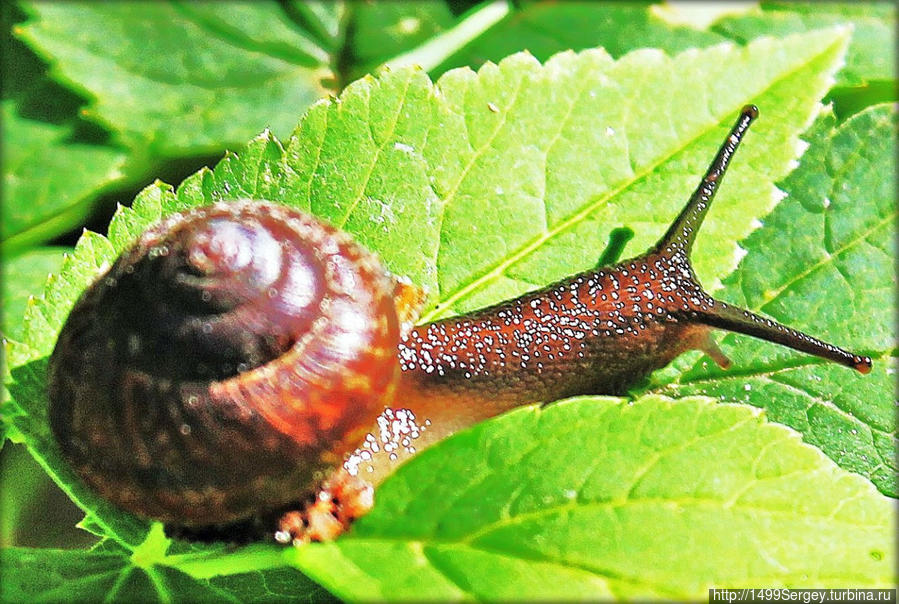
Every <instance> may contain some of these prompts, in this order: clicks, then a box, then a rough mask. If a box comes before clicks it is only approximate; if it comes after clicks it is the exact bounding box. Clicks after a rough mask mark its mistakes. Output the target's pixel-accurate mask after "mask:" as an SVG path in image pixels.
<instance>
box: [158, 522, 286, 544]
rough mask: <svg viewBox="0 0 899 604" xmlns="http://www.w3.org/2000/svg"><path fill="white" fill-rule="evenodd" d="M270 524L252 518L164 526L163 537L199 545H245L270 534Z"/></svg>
mask: <svg viewBox="0 0 899 604" xmlns="http://www.w3.org/2000/svg"><path fill="white" fill-rule="evenodd" d="M270 527H271V523H270V521H266V519H265V518H262V517H253V518H248V519H246V520H240V521H237V522H230V523H224V524H210V525H206V526H183V525H178V524H166V525H165V526H164V529H165V536H166V537H168V538H170V539H181V540H184V541H193V542H199V543H219V542H224V543H229V544H231V545H246V544H248V543H254V542H256V541H259V540H261V539H263V538H264V537H265V535H266V533H268V534H269V535H270V534H271V528H270Z"/></svg>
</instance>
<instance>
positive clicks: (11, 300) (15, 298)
mask: <svg viewBox="0 0 899 604" xmlns="http://www.w3.org/2000/svg"><path fill="white" fill-rule="evenodd" d="M69 251H71V250H70V249H69V248H65V247H42V248H35V249H32V250H29V251H27V252H25V253H24V254H20V255H18V256H15V257H12V258H9V257H5V258H3V328H2V331H3V334H4V335H6V336H8V337H10V338H14V339H21V337H22V334H23V327H22V315H23V314H24V312H25V307H26V305H27V304H28V300H29V298H31V297H32V296H37V295H40V293H41V291H43V288H44V283H45V282H46V281H47V277H48V275H49V274H50V273H56V272H59V268H60V266H61V265H62V259H63V254H65V253H66V252H69Z"/></svg>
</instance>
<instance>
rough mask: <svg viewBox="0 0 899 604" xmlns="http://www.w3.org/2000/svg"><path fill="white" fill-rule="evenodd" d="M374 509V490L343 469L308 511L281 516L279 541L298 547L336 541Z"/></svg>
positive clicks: (298, 510)
mask: <svg viewBox="0 0 899 604" xmlns="http://www.w3.org/2000/svg"><path fill="white" fill-rule="evenodd" d="M373 505H374V487H373V486H372V485H371V484H370V483H369V482H367V481H365V480H362V479H361V478H358V477H356V476H351V475H350V474H349V473H348V472H346V470H344V469H342V468H341V469H340V470H338V471H337V472H335V474H334V475H333V476H331V477H330V478H329V479H327V480H326V481H325V482H323V483H322V485H321V487H320V488H319V489H318V491H317V492H316V493H315V495H314V496H313V498H312V499H311V500H309V502H308V503H307V504H306V505H305V507H302V508H301V509H296V510H290V511H288V512H285V513H284V514H282V515H281V518H280V519H279V520H278V530H277V532H276V533H275V541H277V542H278V543H283V544H285V545H286V544H293V545H295V546H297V545H303V544H305V543H309V542H312V541H333V540H334V539H336V538H337V537H339V536H340V535H341V534H343V533H344V532H346V531H347V530H348V529H349V527H350V525H351V524H352V523H353V521H354V520H356V519H357V518H359V517H360V516H364V515H365V514H366V513H368V511H369V510H371V508H372V506H373Z"/></svg>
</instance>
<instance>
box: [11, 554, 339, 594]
mask: <svg viewBox="0 0 899 604" xmlns="http://www.w3.org/2000/svg"><path fill="white" fill-rule="evenodd" d="M0 569H2V570H3V581H2V582H0V600H2V601H4V602H59V601H63V600H64V601H67V602H100V601H115V602H129V601H140V602H144V601H161V602H213V601H214V602H260V603H261V602H324V601H329V600H330V598H329V597H328V595H327V593H326V592H324V591H323V590H322V589H321V588H320V587H317V586H316V585H315V584H313V583H311V582H309V580H308V579H306V578H305V577H303V575H302V574H300V573H299V572H297V571H296V570H293V569H290V568H282V569H277V570H270V571H254V572H250V573H246V574H235V575H231V576H229V577H227V578H215V579H212V580H208V579H196V578H193V577H190V576H188V575H187V574H185V573H183V572H182V571H180V570H178V569H177V568H175V567H172V566H163V565H147V566H140V565H137V564H135V561H134V560H133V558H132V557H129V556H128V555H127V554H126V553H123V552H116V551H113V552H102V551H85V550H48V549H27V548H7V549H3V550H0Z"/></svg>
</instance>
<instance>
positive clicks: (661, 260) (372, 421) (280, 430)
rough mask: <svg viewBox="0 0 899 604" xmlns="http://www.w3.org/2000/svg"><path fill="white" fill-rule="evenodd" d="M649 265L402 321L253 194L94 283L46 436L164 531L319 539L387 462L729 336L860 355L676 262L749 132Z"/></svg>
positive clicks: (630, 377)
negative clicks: (710, 287) (761, 310)
mask: <svg viewBox="0 0 899 604" xmlns="http://www.w3.org/2000/svg"><path fill="white" fill-rule="evenodd" d="M756 116H757V109H756V108H755V107H754V106H747V107H745V108H744V109H743V111H742V112H741V113H740V115H739V117H738V119H737V121H736V123H735V125H734V127H733V129H732V130H731V132H730V134H729V136H728V137H727V138H726V139H725V141H724V143H723V144H722V146H721V148H720V149H719V151H718V153H717V155H716V156H715V158H714V160H713V161H712V163H711V165H710V166H709V168H708V170H707V172H706V174H705V176H704V177H703V179H702V180H701V182H700V184H699V186H698V187H697V189H696V191H695V193H694V194H693V195H692V197H691V198H690V200H689V201H688V203H687V204H686V206H685V207H684V209H683V211H682V212H681V213H680V215H679V216H678V217H677V218H676V219H675V221H674V223H673V224H672V225H671V227H670V228H669V229H668V231H667V232H666V233H665V234H664V235H663V236H662V238H661V239H660V240H659V242H658V243H657V244H656V245H655V246H653V247H652V248H651V249H650V250H648V251H647V252H646V253H645V254H643V255H641V256H639V257H636V258H633V259H631V260H625V261H623V262H620V263H618V264H616V265H614V266H610V267H602V266H600V267H597V268H596V269H593V270H588V271H585V272H582V273H579V274H576V275H573V276H571V277H569V278H567V279H564V280H562V281H559V282H557V283H554V284H551V285H549V286H546V287H544V288H542V289H539V290H537V291H533V292H530V293H527V294H525V295H523V296H521V297H519V298H516V299H513V300H508V301H505V302H502V303H500V304H496V305H494V306H491V307H489V308H485V309H482V310H477V311H475V312H471V313H468V314H464V315H460V316H454V317H450V318H447V319H443V320H439V321H436V322H433V323H429V324H425V325H419V326H416V327H413V324H414V322H415V318H416V316H417V313H418V312H419V311H420V309H421V306H422V304H423V303H424V300H425V296H424V295H423V292H422V291H421V290H420V289H419V288H417V287H416V286H415V285H414V284H411V283H409V282H408V281H407V280H405V279H402V278H397V277H394V276H392V275H391V274H389V273H388V272H387V271H386V270H385V269H384V268H383V266H382V265H381V263H380V261H379V260H378V259H377V257H376V256H375V255H373V254H371V253H370V252H368V251H367V250H366V249H364V248H363V247H362V246H361V245H359V244H357V243H355V242H354V240H353V239H352V238H351V237H350V236H349V235H348V234H346V233H342V232H340V231H338V230H336V229H334V228H332V227H330V226H327V225H325V224H323V223H322V222H321V221H319V220H317V219H316V218H313V217H311V216H308V215H306V214H303V213H301V212H299V211H296V210H293V209H290V208H288V207H285V206H282V205H278V204H276V203H272V202H268V201H262V200H243V201H237V202H232V203H218V204H215V205H211V206H207V207H202V208H198V209H195V210H192V211H189V212H186V213H182V214H177V215H174V216H171V217H169V218H166V219H165V220H163V221H162V222H161V223H159V224H158V225H156V226H155V227H153V228H151V229H150V230H148V231H147V232H145V233H144V234H143V235H142V236H141V237H140V238H139V239H138V241H137V242H136V243H135V244H134V245H133V246H132V247H131V248H130V249H129V250H127V251H126V252H125V253H123V254H122V255H121V256H120V257H119V258H118V260H117V261H116V262H115V263H114V264H113V266H112V267H111V268H110V269H109V271H108V272H107V273H106V274H105V275H103V276H101V277H100V278H98V279H97V280H96V281H95V282H94V284H93V285H91V286H90V287H89V288H88V289H87V290H86V291H85V292H84V294H83V295H82V296H81V298H80V299H79V300H78V302H77V303H76V304H75V307H74V308H73V310H72V311H71V313H70V315H69V317H68V319H67V321H66V323H65V325H64V327H63V329H62V332H61V334H60V336H59V340H58V342H57V344H56V347H55V349H54V351H53V354H52V356H51V359H50V367H49V395H50V413H49V415H50V422H51V428H52V430H53V433H54V435H55V437H56V439H57V441H58V443H59V445H60V447H61V449H62V452H63V455H64V457H65V458H66V459H67V460H68V462H69V463H70V464H71V465H72V466H73V468H74V469H75V471H76V472H77V473H78V474H79V475H80V476H81V477H82V479H84V480H85V481H86V483H87V484H88V485H90V486H91V487H92V488H93V489H95V490H96V491H98V492H99V493H100V494H101V495H102V496H104V497H106V498H107V499H109V500H111V501H113V502H114V503H116V504H118V505H119V506H121V507H122V508H124V509H126V510H128V511H130V512H132V513H134V514H137V515H139V516H142V517H145V518H149V519H154V520H159V521H162V522H163V523H165V524H166V527H167V529H168V530H169V531H170V533H172V534H176V535H183V536H188V537H194V538H201V539H202V538H208V539H226V540H240V539H242V538H254V539H255V538H262V537H266V536H267V537H272V536H274V538H276V539H277V540H278V541H281V542H293V543H302V542H305V541H309V540H327V539H332V538H334V537H336V536H337V535H339V534H340V533H341V532H343V531H344V530H346V529H347V527H348V526H349V525H350V524H351V522H352V521H353V520H354V519H355V518H358V517H359V516H361V515H363V514H365V513H366V512H367V511H368V510H369V509H370V508H371V506H372V505H373V497H374V494H373V487H374V485H376V484H378V483H379V482H380V481H381V480H382V479H383V478H384V476H385V475H387V474H388V473H389V472H390V471H391V469H392V467H393V466H394V463H393V462H394V461H402V459H403V458H405V457H408V456H409V455H410V454H411V453H414V452H415V451H416V450H420V449H421V448H423V447H424V446H427V445H428V444H430V443H433V442H435V441H437V440H439V439H441V438H444V437H445V436H447V435H448V434H450V433H452V432H454V431H455V430H458V429H460V428H462V427H465V426H467V425H470V424H472V423H474V422H478V421H481V420H483V419H486V418H489V417H491V416H494V415H497V414H499V413H502V412H503V411H506V410H509V409H512V408H514V407H517V406H520V405H526V404H532V403H538V402H551V401H555V400H559V399H562V398H565V397H570V396H574V395H581V394H622V393H624V392H626V389H627V388H628V387H629V386H631V385H633V384H635V383H636V382H638V381H640V380H641V379H643V378H644V377H645V376H647V375H648V374H649V373H651V372H652V371H654V370H655V369H658V368H661V367H663V366H665V365H666V364H667V363H668V362H670V361H671V360H672V359H673V358H675V357H676V356H678V355H679V354H681V353H682V352H684V351H687V350H691V349H699V350H702V351H705V352H706V353H707V354H709V356H710V357H711V358H712V359H713V360H715V361H716V362H717V363H718V364H719V365H721V366H722V367H727V366H728V365H729V361H728V360H727V358H726V357H725V356H724V354H723V353H722V352H721V351H720V350H719V349H718V348H717V346H716V345H715V343H714V341H713V340H712V339H711V337H710V332H711V330H712V329H724V330H729V331H734V332H738V333H742V334H748V335H751V336H755V337H757V338H761V339H764V340H768V341H771V342H775V343H778V344H781V345H784V346H787V347H790V348H793V349H795V350H798V351H800V352H804V353H808V354H812V355H816V356H818V357H821V358H823V359H827V360H830V361H834V362H836V363H839V364H842V365H845V366H847V367H850V368H853V369H855V370H857V371H860V372H862V373H867V372H868V371H869V370H870V368H871V359H870V358H868V357H863V356H860V355H856V354H853V353H850V352H847V351H845V350H843V349H841V348H838V347H836V346H834V345H831V344H828V343H825V342H822V341H820V340H818V339H816V338H814V337H812V336H809V335H806V334H804V333H801V332H798V331H796V330H793V329H791V328H789V327H785V326H783V325H780V324H779V323H777V322H775V321H773V320H770V319H766V318H764V317H761V316H758V315H756V314H754V313H752V312H750V311H747V310H743V309H740V308H736V307H734V306H731V305H728V304H725V303H724V302H721V301H718V300H715V299H714V298H712V297H711V296H709V295H708V294H707V293H706V292H705V291H704V290H703V289H702V287H701V286H700V284H699V282H698V281H697V279H696V277H695V275H694V273H693V269H692V267H691V265H690V251H691V248H692V246H693V241H694V239H695V237H696V234H697V230H698V229H699V227H700V225H701V223H702V221H703V219H704V217H705V215H706V213H707V212H708V210H709V207H710V204H711V201H712V199H713V197H714V195H715V193H716V191H717V189H718V186H719V184H720V183H721V180H722V177H723V176H724V173H725V171H726V169H727V167H728V165H729V163H730V161H731V158H732V157H733V155H734V152H735V151H736V149H737V147H738V146H739V144H740V141H741V140H742V138H743V135H744V134H745V133H746V131H747V129H748V128H749V125H750V123H751V122H752V121H753V119H755V117H756Z"/></svg>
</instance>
